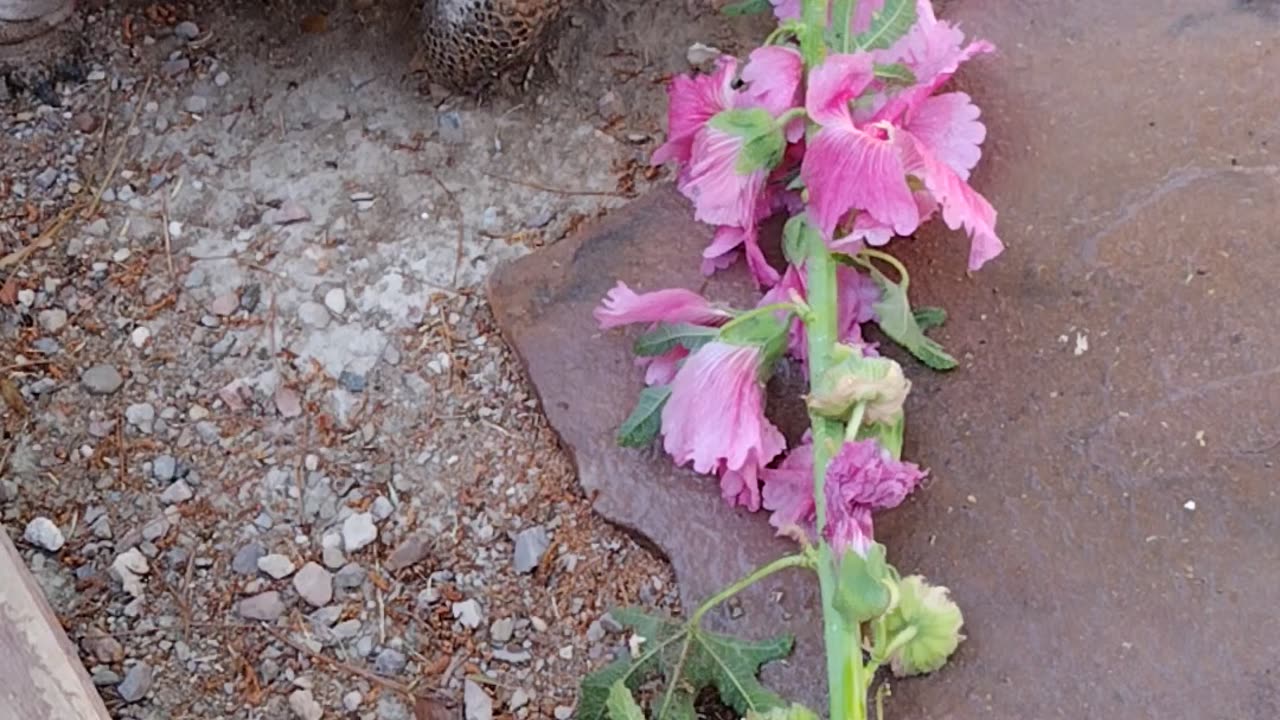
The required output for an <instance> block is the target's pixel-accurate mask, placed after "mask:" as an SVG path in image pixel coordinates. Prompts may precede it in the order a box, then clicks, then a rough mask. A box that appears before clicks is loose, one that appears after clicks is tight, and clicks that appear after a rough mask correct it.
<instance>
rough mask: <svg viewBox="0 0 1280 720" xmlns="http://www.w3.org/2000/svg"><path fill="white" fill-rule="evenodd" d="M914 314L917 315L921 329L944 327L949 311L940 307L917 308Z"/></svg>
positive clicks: (917, 321)
mask: <svg viewBox="0 0 1280 720" xmlns="http://www.w3.org/2000/svg"><path fill="white" fill-rule="evenodd" d="M913 314H914V315H915V316H916V324H917V325H919V326H920V329H921V330H932V329H933V328H936V327H942V326H943V324H944V323H946V322H947V311H946V310H943V309H942V308H940V307H922V308H916V311H915V313H913Z"/></svg>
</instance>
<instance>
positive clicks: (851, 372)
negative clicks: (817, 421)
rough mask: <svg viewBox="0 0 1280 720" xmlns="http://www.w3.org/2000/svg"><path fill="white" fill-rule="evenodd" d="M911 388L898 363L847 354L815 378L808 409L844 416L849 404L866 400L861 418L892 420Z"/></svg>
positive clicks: (849, 406) (892, 421)
mask: <svg viewBox="0 0 1280 720" xmlns="http://www.w3.org/2000/svg"><path fill="white" fill-rule="evenodd" d="M910 391H911V381H909V380H907V378H906V376H905V375H903V374H902V366H901V365H899V364H898V363H896V362H894V361H893V360H890V359H888V358H863V357H856V356H855V357H849V358H847V359H845V360H844V361H843V362H841V363H839V364H837V365H835V366H833V367H832V368H830V369H829V370H827V372H825V373H823V375H822V377H821V378H819V379H818V382H817V384H816V388H815V390H814V392H813V393H812V394H811V395H809V397H808V404H809V409H810V410H812V411H813V412H815V413H817V414H819V415H821V416H823V417H827V418H832V419H835V420H844V419H846V418H848V417H849V413H850V412H852V411H853V406H854V405H856V404H858V403H860V402H866V403H867V409H866V412H865V413H864V414H863V416H862V417H863V422H865V423H867V424H871V423H881V422H882V423H885V424H893V423H894V422H895V421H896V420H897V418H898V416H899V415H900V414H902V405H903V403H904V402H905V401H906V399H907V393H908V392H910Z"/></svg>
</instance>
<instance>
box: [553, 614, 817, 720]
mask: <svg viewBox="0 0 1280 720" xmlns="http://www.w3.org/2000/svg"><path fill="white" fill-rule="evenodd" d="M613 616H614V618H616V619H617V620H618V622H620V623H622V625H623V626H625V627H627V628H629V629H631V630H632V631H633V632H634V633H635V634H636V635H637V636H638V637H640V638H643V642H641V643H640V645H639V647H638V652H637V653H635V655H634V656H633V657H625V658H621V659H619V660H617V661H615V662H613V663H612V664H610V665H607V666H605V667H604V668H601V669H600V670H597V671H596V672H594V673H591V674H590V675H587V676H586V677H585V678H583V680H582V686H581V696H580V700H579V703H578V717H579V718H581V719H582V720H602V719H603V718H605V717H606V716H608V715H609V712H610V707H609V706H610V696H611V694H612V693H613V689H614V687H615V686H616V685H618V684H621V685H623V686H624V687H626V688H630V689H631V690H635V689H636V688H637V687H639V686H640V684H641V683H644V682H647V681H648V680H650V679H652V678H654V677H658V676H661V677H662V678H663V682H662V685H661V690H660V692H659V693H658V694H657V695H656V696H655V697H654V699H653V702H652V703H651V705H650V710H651V713H652V718H653V720H694V718H695V717H696V714H695V712H694V701H695V700H696V699H697V697H698V695H699V694H700V693H701V692H702V690H703V689H705V688H709V687H714V688H715V689H716V691H717V692H718V693H719V694H720V700H721V701H722V702H724V704H725V705H728V706H729V707H730V708H732V709H733V710H734V711H736V712H737V713H739V714H740V715H745V714H747V713H749V712H756V713H764V712H768V711H770V710H773V709H775V708H781V707H784V706H785V705H786V703H785V701H783V699H782V698H780V697H778V696H777V695H776V694H774V693H773V692H771V691H769V690H768V689H767V688H765V687H764V686H763V685H761V684H760V682H759V680H757V679H756V674H757V673H759V671H760V666H761V665H763V664H765V663H767V662H770V661H773V660H779V659H781V658H784V657H786V656H787V655H788V654H790V652H791V647H792V642H793V640H792V638H791V637H789V636H787V637H779V638H775V639H773V640H768V641H764V642H747V641H743V640H738V639H736V638H732V637H729V636H726V635H718V634H714V633H710V632H707V631H705V630H703V629H701V628H699V627H696V626H692V625H689V624H685V623H678V622H673V621H672V620H669V619H667V618H663V617H655V616H652V615H649V614H647V613H645V612H643V611H642V610H639V609H636V608H627V609H623V610H616V611H614V612H613Z"/></svg>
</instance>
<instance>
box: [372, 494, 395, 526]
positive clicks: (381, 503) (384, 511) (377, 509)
mask: <svg viewBox="0 0 1280 720" xmlns="http://www.w3.org/2000/svg"><path fill="white" fill-rule="evenodd" d="M369 510H370V511H372V512H373V517H374V518H376V519H378V520H386V519H387V518H389V517H391V513H393V512H395V511H396V508H395V506H394V505H392V504H391V501H390V500H388V499H386V498H385V497H383V496H381V495H379V496H378V497H377V498H375V499H374V501H373V507H371V508H369Z"/></svg>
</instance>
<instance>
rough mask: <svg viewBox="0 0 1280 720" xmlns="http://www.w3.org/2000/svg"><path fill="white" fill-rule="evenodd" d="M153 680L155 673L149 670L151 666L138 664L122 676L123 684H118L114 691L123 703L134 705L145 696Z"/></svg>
mask: <svg viewBox="0 0 1280 720" xmlns="http://www.w3.org/2000/svg"><path fill="white" fill-rule="evenodd" d="M154 679H155V673H154V672H153V671H152V670H151V666H150V665H148V664H146V663H138V664H137V665H134V666H133V667H131V668H129V672H127V673H125V675H124V682H122V683H120V685H119V686H118V687H117V688H116V689H117V690H118V691H119V692H120V697H121V698H123V699H124V701H125V702H128V703H135V702H138V701H139V700H141V699H142V698H144V697H146V696H147V692H148V691H150V690H151V682H152V681H153V680H154Z"/></svg>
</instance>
